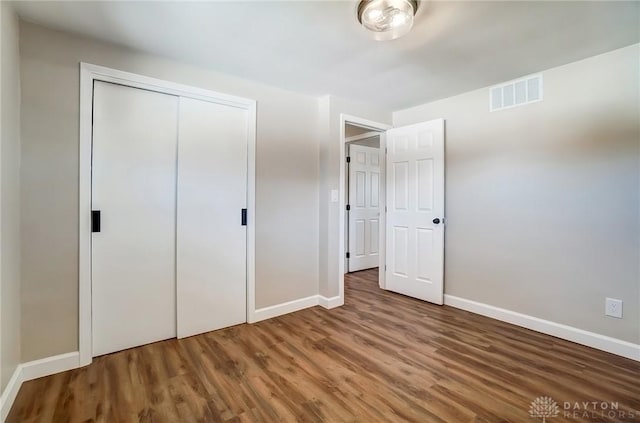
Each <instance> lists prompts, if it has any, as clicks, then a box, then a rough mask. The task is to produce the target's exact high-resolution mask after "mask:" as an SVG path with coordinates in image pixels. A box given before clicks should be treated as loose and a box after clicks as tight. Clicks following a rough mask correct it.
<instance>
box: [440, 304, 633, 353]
mask: <svg viewBox="0 0 640 423" xmlns="http://www.w3.org/2000/svg"><path fill="white" fill-rule="evenodd" d="M444 303H445V305H448V306H451V307H455V308H459V309H462V310H466V311H470V312H472V313H476V314H481V315H483V316H487V317H491V318H493V319H496V320H500V321H503V322H507V323H511V324H512V325H516V326H520V327H523V328H527V329H531V330H534V331H536V332H542V333H545V334H547V335H551V336H555V337H556V338H561V339H565V340H567V341H571V342H575V343H576V344H582V345H586V346H588V347H591V348H595V349H598V350H602V351H606V352H609V353H612V354H616V355H619V356H622V357H626V358H630V359H632V360H636V361H640V345H638V344H633V343H631V342H627V341H622V340H620V339H616V338H611V337H609V336H605V335H600V334H597V333H593V332H589V331H586V330H583V329H578V328H574V327H573V326H568V325H563V324H560V323H556V322H551V321H549V320H543V319H540V318H537V317H533V316H529V315H527V314H522V313H518V312H515V311H511V310H506V309H504V308H499V307H494V306H492V305H488V304H483V303H479V302H477V301H472V300H467V299H465V298H460V297H455V296H453V295H446V294H445V296H444Z"/></svg>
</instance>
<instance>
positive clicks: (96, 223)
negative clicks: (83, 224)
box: [91, 210, 100, 232]
mask: <svg viewBox="0 0 640 423" xmlns="http://www.w3.org/2000/svg"><path fill="white" fill-rule="evenodd" d="M91 232H100V210H91Z"/></svg>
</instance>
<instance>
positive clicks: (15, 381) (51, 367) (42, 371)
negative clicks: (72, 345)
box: [0, 351, 80, 422]
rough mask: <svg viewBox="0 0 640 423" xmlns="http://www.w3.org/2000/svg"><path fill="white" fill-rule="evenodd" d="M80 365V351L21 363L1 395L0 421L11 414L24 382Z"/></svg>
mask: <svg viewBox="0 0 640 423" xmlns="http://www.w3.org/2000/svg"><path fill="white" fill-rule="evenodd" d="M78 367H80V353H79V352H78V351H75V352H71V353H66V354H60V355H54V356H52V357H47V358H43V359H41V360H34V361H29V362H26V363H22V364H19V365H18V367H16V370H15V371H14V372H13V376H11V379H10V380H9V383H8V384H7V387H6V388H5V390H4V391H3V392H2V397H0V422H4V421H5V419H6V418H7V416H8V415H9V411H11V406H12V405H13V402H14V401H15V399H16V396H17V395H18V391H19V390H20V387H21V386H22V384H23V383H24V382H26V381H28V380H32V379H37V378H40V377H44V376H49V375H52V374H54V373H60V372H64V371H67V370H71V369H76V368H78Z"/></svg>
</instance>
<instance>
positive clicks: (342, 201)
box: [329, 113, 392, 304]
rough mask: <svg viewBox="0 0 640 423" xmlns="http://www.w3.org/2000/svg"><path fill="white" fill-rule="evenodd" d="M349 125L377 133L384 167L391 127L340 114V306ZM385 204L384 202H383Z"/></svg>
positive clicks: (382, 259)
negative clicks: (387, 139) (346, 145)
mask: <svg viewBox="0 0 640 423" xmlns="http://www.w3.org/2000/svg"><path fill="white" fill-rule="evenodd" d="M347 123H349V124H353V125H356V126H360V127H362V128H367V129H371V130H373V131H377V132H378V134H379V135H380V151H381V152H382V153H383V154H384V157H385V161H384V163H381V165H382V164H384V166H386V154H385V153H384V152H385V150H383V148H386V145H387V144H386V138H385V137H384V135H385V131H386V130H388V129H391V128H392V126H391V125H387V124H384V123H380V122H374V121H372V120H368V119H363V118H359V117H357V116H351V115H347V114H344V113H340V149H339V150H340V181H339V182H338V189H339V190H340V193H339V195H340V205H339V207H340V218H339V223H338V236H339V240H338V241H339V242H338V275H337V277H338V297H339V298H340V300H339V301H338V302H339V303H340V304H344V269H345V259H344V258H345V236H344V228H345V220H346V218H345V215H346V213H345V212H344V211H345V209H346V199H345V197H346V189H345V183H346V182H345V181H346V166H345V165H344V164H345V162H346V151H345V150H346V148H345V144H346V137H345V131H344V126H345V125H346V124H347ZM385 204H386V202H385ZM382 225H386V213H385V212H383V211H382V210H381V211H380V226H381V227H384V226H382ZM383 232H384V231H380V233H381V234H382V233H383ZM385 242H386V240H385V239H384V236H380V243H381V244H380V245H381V246H384V244H385ZM385 259H386V258H385V254H384V251H382V250H381V251H380V271H379V272H378V274H379V279H378V283H379V284H380V286H381V287H382V286H384V273H385V272H384V271H383V268H384V265H385ZM329 277H330V278H331V275H329Z"/></svg>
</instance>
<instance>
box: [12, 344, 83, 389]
mask: <svg viewBox="0 0 640 423" xmlns="http://www.w3.org/2000/svg"><path fill="white" fill-rule="evenodd" d="M20 366H22V380H23V381H24V382H26V381H28V380H32V379H37V378H39V377H44V376H49V375H52V374H55V373H60V372H65V371H67V370H71V369H77V368H78V367H80V353H79V352H78V351H75V352H70V353H66V354H60V355H54V356H52V357H47V358H43V359H41V360H34V361H29V362H27V363H23V364H21V365H20Z"/></svg>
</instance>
